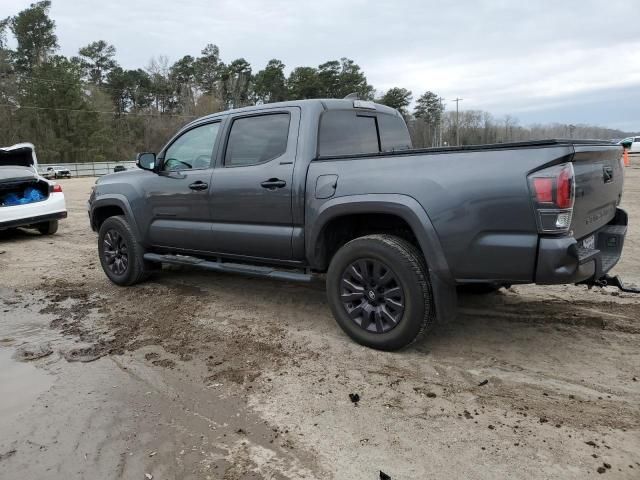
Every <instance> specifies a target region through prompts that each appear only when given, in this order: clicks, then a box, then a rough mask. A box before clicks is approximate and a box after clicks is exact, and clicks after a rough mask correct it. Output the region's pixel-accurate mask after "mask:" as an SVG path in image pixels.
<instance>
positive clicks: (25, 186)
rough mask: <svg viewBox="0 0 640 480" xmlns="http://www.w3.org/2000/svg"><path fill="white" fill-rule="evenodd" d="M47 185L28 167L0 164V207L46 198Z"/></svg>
mask: <svg viewBox="0 0 640 480" xmlns="http://www.w3.org/2000/svg"><path fill="white" fill-rule="evenodd" d="M49 187H50V184H49V182H47V181H46V180H42V179H41V178H40V177H39V176H38V175H37V174H36V173H35V171H34V170H33V169H31V168H29V167H13V166H10V167H3V166H0V208H2V207H11V206H15V205H25V204H27V203H34V202H41V201H43V200H46V199H47V198H48V197H49Z"/></svg>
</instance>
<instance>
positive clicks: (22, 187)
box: [0, 143, 67, 235]
mask: <svg viewBox="0 0 640 480" xmlns="http://www.w3.org/2000/svg"><path fill="white" fill-rule="evenodd" d="M66 217H67V208H66V205H65V201H64V194H63V193H62V187H61V186H60V185H58V184H56V183H54V182H50V181H48V180H46V179H45V178H43V177H42V176H40V174H38V160H37V158H36V151H35V147H34V146H33V144H31V143H18V144H16V145H13V146H11V147H5V148H0V230H6V229H8V228H15V227H29V228H36V229H38V230H39V231H40V233H42V234H43V235H52V234H54V233H56V231H57V230H58V220H60V219H61V218H66Z"/></svg>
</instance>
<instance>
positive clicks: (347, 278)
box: [88, 99, 627, 350]
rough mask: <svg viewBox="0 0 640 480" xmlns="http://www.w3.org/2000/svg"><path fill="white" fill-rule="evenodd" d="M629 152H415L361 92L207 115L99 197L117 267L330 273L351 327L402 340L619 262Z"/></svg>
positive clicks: (499, 147) (110, 272)
mask: <svg viewBox="0 0 640 480" xmlns="http://www.w3.org/2000/svg"><path fill="white" fill-rule="evenodd" d="M621 156H622V148H621V147H620V146H617V145H612V144H611V143H608V142H594V141H574V140H548V141H533V142H526V143H524V142H523V143H505V144H496V145H480V146H464V147H447V148H427V149H413V148H412V145H411V140H410V137H409V132H408V130H407V126H406V124H405V121H404V120H403V117H402V116H401V115H400V114H399V113H398V112H397V111H396V110H394V109H391V108H389V107H386V106H383V105H378V104H375V103H373V102H367V101H361V100H347V99H345V100H337V99H331V100H303V101H293V102H284V103H274V104H267V105H258V106H253V107H247V108H241V109H237V110H230V111H225V112H221V113H216V114H213V115H208V116H205V117H203V118H200V119H198V120H195V121H193V122H191V123H189V124H188V125H186V126H185V127H183V128H182V129H181V130H180V131H179V132H178V133H176V134H175V135H174V136H173V138H171V139H170V140H169V142H168V143H167V144H166V146H165V147H164V148H163V149H162V150H161V151H160V152H159V153H158V154H155V153H149V152H146V153H141V154H139V155H138V157H137V164H138V167H139V168H138V169H135V170H129V171H126V172H122V173H118V174H117V175H106V176H104V177H101V178H100V179H99V180H98V181H97V182H96V185H95V187H94V190H93V191H92V193H91V196H90V199H89V204H88V209H89V217H90V222H91V226H92V228H93V229H94V230H96V231H97V232H98V253H99V257H100V262H101V264H102V268H103V269H104V272H105V273H106V275H107V276H108V277H109V279H110V280H111V281H112V282H114V283H116V284H118V285H132V284H135V283H137V282H140V281H142V280H144V279H145V278H147V276H148V275H149V273H150V272H152V271H153V270H154V269H157V268H158V267H159V266H160V265H161V264H182V265H191V266H198V267H202V268H205V269H209V270H213V271H219V272H236V273H243V274H248V275H259V276H265V277H271V278H278V279H284V280H290V281H308V280H310V279H311V278H312V276H313V275H316V274H326V275H325V276H326V289H327V297H328V303H329V306H330V308H331V311H332V313H333V315H334V317H335V319H336V320H337V322H338V324H339V325H340V327H341V328H342V329H343V330H344V331H345V332H346V333H347V334H348V335H349V336H351V337H352V338H353V339H354V340H355V341H357V342H359V343H361V344H364V345H367V346H369V347H373V348H377V349H385V350H394V349H399V348H401V347H404V346H406V345H408V344H410V343H411V342H413V341H414V340H415V339H416V338H417V337H418V336H419V335H420V334H421V333H423V332H425V331H428V329H429V327H430V326H431V325H432V324H433V323H434V322H435V321H436V320H446V319H449V318H451V317H452V316H453V315H455V311H456V301H457V288H456V287H459V286H472V287H476V288H478V289H495V288H499V287H500V286H504V285H512V284H526V283H537V284H568V283H583V282H584V283H592V284H594V283H595V282H598V281H600V280H601V279H602V278H603V277H604V276H605V275H606V273H607V272H608V271H609V270H610V269H611V268H612V267H613V266H614V265H615V264H616V262H617V261H618V259H619V258H620V255H621V251H622V247H623V242H624V238H625V234H626V230H627V214H626V213H625V212H624V210H622V209H620V208H619V207H618V205H619V204H620V200H621V195H622V187H623V164H622V160H621Z"/></svg>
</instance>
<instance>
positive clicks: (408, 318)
mask: <svg viewBox="0 0 640 480" xmlns="http://www.w3.org/2000/svg"><path fill="white" fill-rule="evenodd" d="M327 297H328V299H329V306H330V307H331V311H332V313H333V316H334V317H335V319H336V321H337V322H338V325H340V327H341V328H342V329H343V330H344V331H345V332H346V333H347V335H349V336H350V337H351V338H352V339H354V340H355V341H356V342H358V343H360V344H362V345H365V346H367V347H371V348H376V349H379V350H397V349H400V348H402V347H405V346H407V345H409V344H410V343H412V342H414V341H415V340H416V339H417V338H418V337H419V336H420V334H422V333H423V332H425V331H426V329H427V327H429V326H430V325H431V324H432V323H433V321H434V319H435V313H434V308H433V300H432V297H431V288H430V283H429V275H428V272H427V268H426V264H425V261H424V258H423V256H422V254H421V253H420V252H419V251H418V249H417V248H416V247H415V246H413V245H412V244H411V243H409V242H407V241H406V240H403V239H401V238H399V237H396V236H393V235H367V236H365V237H360V238H356V239H355V240H352V241H350V242H348V243H347V244H345V245H344V246H343V247H342V248H340V250H338V252H337V253H336V254H335V255H334V257H333V259H332V260H331V264H330V265H329V270H328V272H327Z"/></svg>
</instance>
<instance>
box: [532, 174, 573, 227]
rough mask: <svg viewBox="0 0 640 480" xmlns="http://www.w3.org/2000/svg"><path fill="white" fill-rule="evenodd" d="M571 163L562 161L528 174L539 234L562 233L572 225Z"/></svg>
mask: <svg viewBox="0 0 640 480" xmlns="http://www.w3.org/2000/svg"><path fill="white" fill-rule="evenodd" d="M573 182H574V172H573V164H571V163H563V164H560V165H554V166H553V167H549V168H545V169H543V170H538V171H537V172H534V173H532V174H531V175H529V188H530V190H531V196H532V199H533V202H534V204H535V208H536V212H537V217H538V219H537V220H538V230H539V231H540V233H564V232H567V231H568V230H569V228H570V227H571V218H572V214H573V201H574V185H573Z"/></svg>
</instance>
